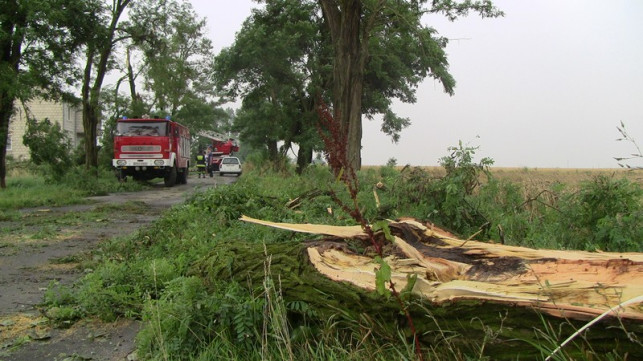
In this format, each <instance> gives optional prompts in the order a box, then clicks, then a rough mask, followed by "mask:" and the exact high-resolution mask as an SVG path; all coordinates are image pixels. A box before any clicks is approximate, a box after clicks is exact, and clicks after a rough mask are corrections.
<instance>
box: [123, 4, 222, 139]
mask: <svg viewBox="0 0 643 361" xmlns="http://www.w3.org/2000/svg"><path fill="white" fill-rule="evenodd" d="M129 15H130V20H129V21H128V25H127V28H128V32H129V33H130V34H131V36H132V40H133V42H132V45H131V46H130V47H129V48H128V50H134V49H137V50H139V51H140V52H141V58H142V59H141V62H140V67H141V69H140V73H141V74H142V75H143V77H144V79H143V81H142V83H143V89H144V90H145V91H147V92H148V93H149V94H150V98H151V100H152V102H151V103H150V104H147V107H148V109H147V111H148V112H149V113H158V114H161V115H170V116H171V117H172V118H173V119H176V120H179V121H181V122H182V123H184V124H185V125H187V126H189V127H190V128H191V129H192V131H193V132H196V131H198V130H202V129H207V130H212V129H213V126H214V124H215V120H217V119H220V118H223V117H225V116H226V114H225V113H224V112H223V110H221V109H219V108H218V106H217V104H216V102H215V97H216V93H215V86H214V84H213V80H212V78H211V76H210V72H209V68H208V65H209V64H210V62H211V60H212V58H213V57H214V53H213V50H212V42H211V40H210V39H209V38H207V37H206V21H205V19H202V18H199V16H198V15H197V14H196V12H195V11H194V8H193V7H192V5H191V4H190V3H189V2H187V1H184V0H180V1H176V0H164V1H156V0H139V1H137V2H136V3H135V4H134V5H133V7H132V11H131V13H130V14H129ZM150 24H154V26H150ZM128 54H129V51H128ZM128 56H129V55H128ZM130 64H131V63H130ZM128 74H130V75H129V79H130V89H132V90H131V96H132V100H133V101H134V100H135V99H138V98H140V95H139V94H137V93H136V91H135V90H133V89H134V85H133V80H132V78H134V76H133V75H132V70H131V68H130V69H129V70H128ZM139 114H140V113H139Z"/></svg>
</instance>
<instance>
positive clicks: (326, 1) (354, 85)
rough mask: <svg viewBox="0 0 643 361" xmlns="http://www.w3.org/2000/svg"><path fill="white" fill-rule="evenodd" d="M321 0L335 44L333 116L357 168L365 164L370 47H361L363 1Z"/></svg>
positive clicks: (348, 155) (351, 163)
mask: <svg viewBox="0 0 643 361" xmlns="http://www.w3.org/2000/svg"><path fill="white" fill-rule="evenodd" d="M340 3H341V4H337V1H332V0H321V5H322V9H323V12H324V17H325V18H326V20H327V22H328V24H329V27H330V33H331V38H332V41H333V44H334V51H335V54H334V64H333V117H334V118H335V119H336V120H339V121H340V123H341V124H342V129H343V131H344V133H345V134H346V135H347V137H346V140H347V148H346V149H347V154H346V157H347V161H348V164H349V166H350V167H352V168H353V169H354V170H355V171H357V170H359V169H360V168H361V166H362V158H361V151H362V91H363V84H364V67H365V59H366V57H367V50H368V49H367V48H366V46H362V41H363V39H361V36H362V34H361V33H360V31H361V26H360V25H361V23H360V20H361V16H362V5H361V1H360V0H346V1H342V2H340Z"/></svg>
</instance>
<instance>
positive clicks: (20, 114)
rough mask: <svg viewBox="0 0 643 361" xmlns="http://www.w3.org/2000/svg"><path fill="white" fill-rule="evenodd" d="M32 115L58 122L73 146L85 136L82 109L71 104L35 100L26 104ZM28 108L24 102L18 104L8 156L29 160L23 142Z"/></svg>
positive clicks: (10, 136)
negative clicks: (23, 104)
mask: <svg viewBox="0 0 643 361" xmlns="http://www.w3.org/2000/svg"><path fill="white" fill-rule="evenodd" d="M26 108H27V109H28V111H29V113H30V114H31V116H32V117H34V118H36V119H38V120H43V119H45V118H49V120H50V121H51V122H52V123H58V124H60V125H61V128H62V129H63V130H64V131H65V132H66V133H67V136H68V137H69V139H70V140H71V145H72V147H74V148H75V147H76V146H78V144H80V141H81V139H82V137H83V119H82V111H81V110H80V109H79V108H78V107H75V106H73V105H71V104H67V103H58V102H53V101H45V100H33V101H30V102H28V103H27V104H26ZM27 109H25V108H24V107H23V106H22V104H16V111H15V113H14V115H13V117H12V118H11V121H10V122H9V139H8V140H9V142H8V144H7V156H11V157H13V158H14V159H16V160H28V159H29V149H28V148H27V147H26V146H25V145H24V144H23V143H22V137H23V136H24V134H25V131H26V128H27Z"/></svg>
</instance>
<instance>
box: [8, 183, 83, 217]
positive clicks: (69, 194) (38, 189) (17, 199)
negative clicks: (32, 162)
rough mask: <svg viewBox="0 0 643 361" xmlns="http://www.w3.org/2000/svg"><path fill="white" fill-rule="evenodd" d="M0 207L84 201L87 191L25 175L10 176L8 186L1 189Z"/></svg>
mask: <svg viewBox="0 0 643 361" xmlns="http://www.w3.org/2000/svg"><path fill="white" fill-rule="evenodd" d="M0 194H2V197H0V209H2V210H3V211H2V213H5V212H6V211H8V210H15V209H20V208H32V207H41V206H45V207H57V206H66V205H70V204H80V203H84V202H86V201H85V197H86V196H87V192H86V191H83V190H79V189H73V188H70V187H69V186H67V185H64V184H46V183H45V181H44V179H42V178H40V177H36V176H28V175H23V176H19V177H8V178H7V188H6V189H4V190H2V191H0Z"/></svg>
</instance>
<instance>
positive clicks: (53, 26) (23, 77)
mask: <svg viewBox="0 0 643 361" xmlns="http://www.w3.org/2000/svg"><path fill="white" fill-rule="evenodd" d="M96 7H97V4H96V2H95V1H84V0H29V1H18V0H5V1H2V4H1V6H0V188H5V187H6V183H5V177H6V145H7V138H8V132H9V121H10V119H11V116H12V115H13V113H14V110H15V106H16V102H26V101H28V100H29V99H32V98H34V97H36V96H40V97H43V98H50V97H53V98H58V97H61V96H65V98H69V93H68V92H66V90H68V89H69V86H70V85H73V84H75V83H76V81H77V79H78V74H77V73H76V72H75V70H76V69H75V68H74V67H73V63H74V59H75V56H76V55H77V53H76V50H77V49H78V47H79V46H80V45H81V44H83V43H84V42H85V41H87V39H88V38H89V37H91V34H92V31H93V29H92V24H93V23H94V22H95V21H97V20H98V19H97V16H96V11H95V10H96Z"/></svg>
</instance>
